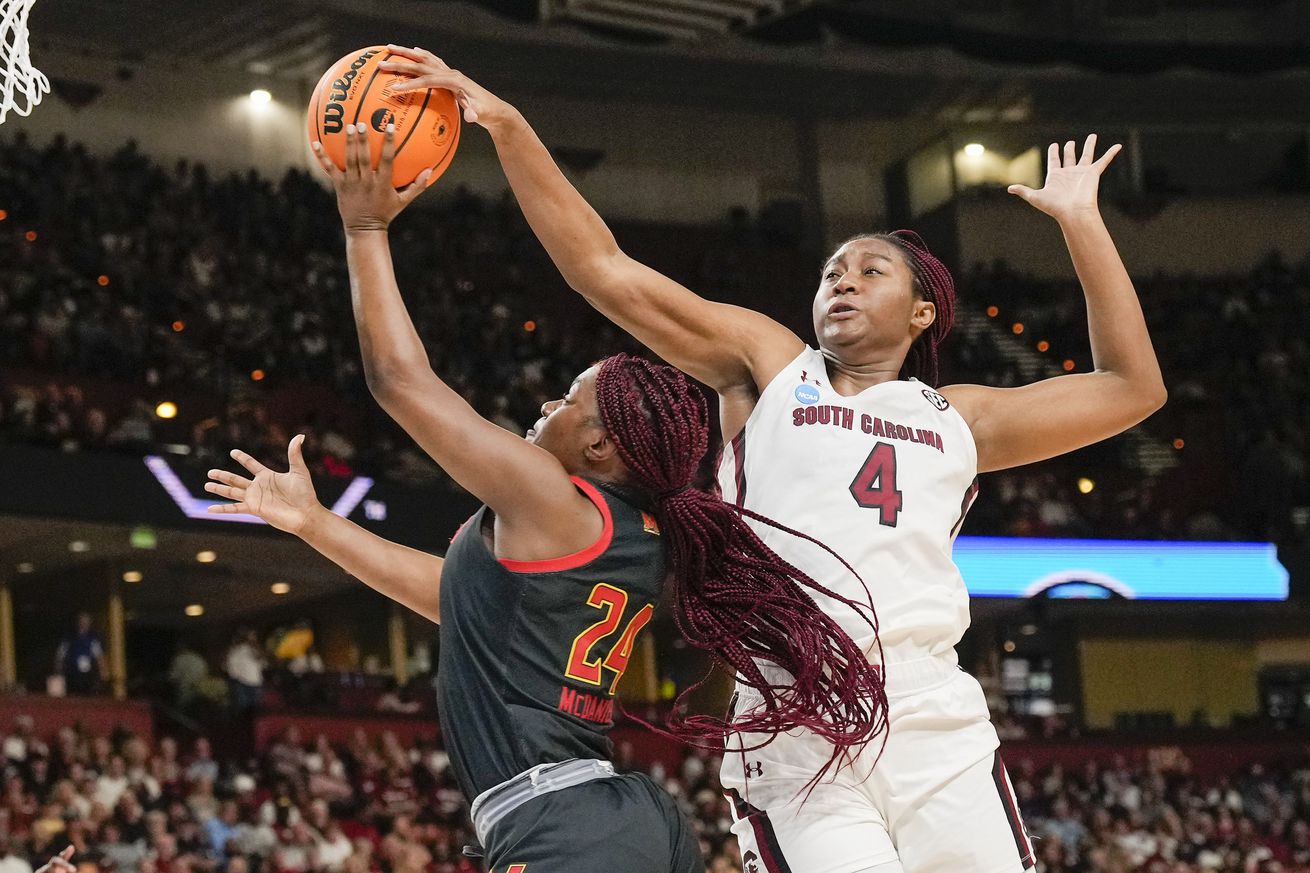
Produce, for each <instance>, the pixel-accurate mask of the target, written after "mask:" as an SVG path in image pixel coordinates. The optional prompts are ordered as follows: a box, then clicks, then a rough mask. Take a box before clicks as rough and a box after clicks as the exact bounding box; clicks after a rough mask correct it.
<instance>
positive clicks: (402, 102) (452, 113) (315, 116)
mask: <svg viewBox="0 0 1310 873" xmlns="http://www.w3.org/2000/svg"><path fill="white" fill-rule="evenodd" d="M392 57H395V55H392V53H391V52H389V51H387V47H386V46H381V45H375V46H370V47H369V48H365V49H360V50H359V51H356V52H351V53H350V54H348V55H346V56H345V57H344V58H342V59H341V60H339V61H337V62H336V63H335V64H333V65H332V66H331V67H330V68H329V69H328V71H327V72H326V73H324V74H323V78H321V79H319V80H318V85H317V86H316V87H315V88H314V95H313V96H312V97H310V99H309V140H310V142H314V141H315V140H317V141H318V142H321V143H323V150H324V151H325V152H327V154H328V156H329V157H330V158H332V161H333V163H335V164H336V165H337V166H338V167H341V168H342V169H345V166H346V125H347V124H356V123H358V122H361V121H362V122H364V123H365V124H367V125H368V127H369V150H370V153H371V154H372V156H373V163H374V165H376V164H377V160H378V156H379V155H380V154H381V153H382V134H383V133H384V132H385V131H386V129H387V125H388V124H394V125H396V162H395V165H394V166H393V168H392V173H391V183H392V184H393V185H394V186H395V187H397V188H403V187H404V186H405V185H408V184H409V183H410V182H413V181H414V179H415V178H417V177H418V174H419V173H421V172H423V171H424V170H426V169H427V168H428V167H431V168H432V169H433V172H432V175H431V176H430V177H429V178H428V184H429V185H431V184H432V183H433V182H435V181H437V177H438V176H440V175H441V174H442V173H444V172H445V171H446V167H448V166H450V161H451V159H452V158H454V157H455V147H456V146H457V145H459V122H460V113H459V107H458V106H457V105H456V103H455V96H454V95H453V94H451V93H450V92H449V91H446V90H444V89H429V90H427V91H404V92H401V93H396V92H395V91H393V90H392V86H393V85H394V84H395V83H397V82H400V81H403V80H404V79H406V78H408V77H407V76H397V75H395V74H393V73H387V72H383V71H382V70H380V69H378V64H379V63H381V62H382V61H385V60H390V59H391V58H392Z"/></svg>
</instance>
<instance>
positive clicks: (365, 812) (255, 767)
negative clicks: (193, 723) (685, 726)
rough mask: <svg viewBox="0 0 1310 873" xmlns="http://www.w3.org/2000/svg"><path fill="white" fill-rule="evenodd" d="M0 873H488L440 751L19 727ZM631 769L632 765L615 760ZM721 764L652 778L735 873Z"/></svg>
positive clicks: (7, 773)
mask: <svg viewBox="0 0 1310 873" xmlns="http://www.w3.org/2000/svg"><path fill="white" fill-rule="evenodd" d="M2 748H3V754H4V761H3V766H4V788H3V791H4V794H3V797H0V851H2V852H3V857H0V869H3V870H4V871H5V873H30V871H31V870H32V868H33V867H36V866H39V865H40V864H42V863H44V862H45V860H47V859H48V857H49V856H50V855H51V854H53V853H55V852H58V851H60V850H62V849H63V848H64V847H65V846H67V845H70V844H71V845H72V846H74V848H75V850H76V854H75V856H74V861H75V862H76V863H79V864H82V865H86V866H85V867H84V868H83V869H84V870H85V871H86V873H479V871H482V870H484V869H485V867H484V865H483V864H482V861H481V858H480V857H479V856H478V855H477V854H476V852H474V853H471V854H466V853H465V847H466V846H475V844H476V837H475V836H474V834H473V832H472V827H471V825H470V823H469V820H468V808H467V804H466V803H465V800H464V798H463V795H462V794H461V793H460V791H459V789H458V788H457V787H456V784H455V781H454V778H453V776H452V774H451V771H450V766H449V759H448V757H447V755H446V753H445V752H444V751H443V750H442V748H441V745H440V743H439V742H438V741H437V740H436V739H430V740H421V741H418V742H415V743H413V744H409V745H406V744H404V743H402V742H401V741H400V740H398V739H397V737H396V736H395V735H394V734H392V733H389V732H382V733H380V734H379V735H377V736H370V735H369V734H368V733H367V732H366V731H365V730H364V729H363V728H362V727H361V728H360V729H358V730H356V731H354V733H353V734H352V735H351V737H350V739H349V741H348V742H345V743H343V744H339V745H334V744H332V743H330V742H328V740H327V739H326V738H325V737H324V736H321V735H320V736H317V737H313V738H308V737H302V736H301V735H300V732H299V730H298V729H297V728H296V727H294V726H292V727H288V728H287V729H286V730H285V731H284V732H283V733H282V734H281V735H280V736H279V737H278V738H277V739H275V740H274V741H273V742H271V743H270V744H269V745H268V746H267V748H266V749H265V750H264V751H263V752H262V754H260V755H258V756H256V757H252V758H250V759H244V760H237V759H232V760H221V761H220V760H216V758H215V755H214V752H213V749H212V747H211V744H210V742H209V740H208V739H206V738H204V737H200V738H197V739H195V740H194V741H192V742H190V743H188V744H186V745H185V747H183V745H182V744H179V743H178V742H177V741H176V740H174V739H172V738H170V737H164V738H162V739H160V740H159V741H158V743H155V744H151V743H149V742H147V741H146V740H144V739H142V738H140V737H136V736H131V735H127V734H121V735H116V736H112V737H110V736H92V735H87V734H85V733H82V732H79V731H78V730H77V729H74V728H72V727H66V728H64V729H62V730H60V731H59V733H58V734H57V735H56V736H54V737H49V738H43V737H40V736H38V735H37V734H36V732H35V731H34V729H33V723H32V721H31V719H30V718H27V717H23V716H20V717H19V718H18V719H17V720H16V723H15V725H14V728H13V730H12V732H10V733H9V734H8V735H7V736H5V737H4V739H3V744H2ZM618 763H619V764H620V766H622V767H624V768H625V769H629V770H630V769H633V768H634V767H635V764H634V763H633V762H632V761H630V760H625V759H624V758H623V755H620V760H619V761H618ZM717 772H718V768H717V762H715V761H711V760H707V759H704V758H701V757H695V756H692V757H689V758H688V759H687V761H686V762H685V763H684V764H683V766H682V767H681V769H680V771H679V772H677V773H667V772H664V771H663V769H662V768H660V767H658V766H657V767H656V768H654V771H653V775H655V777H656V778H657V779H658V780H659V781H661V782H662V783H663V784H666V785H667V786H668V787H669V789H670V790H671V791H672V792H673V793H674V794H675V795H676V796H677V798H678V800H679V803H680V804H681V805H682V807H683V808H684V810H685V811H686V812H687V813H688V815H689V816H691V817H692V819H693V820H694V821H695V827H696V830H697V833H698V835H699V837H700V839H701V844H702V848H703V849H704V851H705V853H706V857H707V858H708V859H710V862H711V863H710V869H711V870H713V871H716V873H723V871H729V870H737V869H739V868H738V867H737V860H736V858H737V854H736V845H735V842H734V841H733V840H732V838H731V837H730V835H729V834H728V824H729V819H728V813H727V810H726V807H725V804H724V802H723V798H722V795H721V794H720V793H719V791H718V778H717Z"/></svg>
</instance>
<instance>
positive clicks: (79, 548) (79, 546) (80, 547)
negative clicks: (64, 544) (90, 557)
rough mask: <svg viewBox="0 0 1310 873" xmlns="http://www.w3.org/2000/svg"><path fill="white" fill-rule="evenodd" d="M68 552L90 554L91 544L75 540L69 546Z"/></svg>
mask: <svg viewBox="0 0 1310 873" xmlns="http://www.w3.org/2000/svg"><path fill="white" fill-rule="evenodd" d="M68 550H69V551H70V552H77V553H79V554H80V553H82V552H89V551H91V544H90V543H88V542H87V541H86V540H73V541H72V542H71V543H69V544H68Z"/></svg>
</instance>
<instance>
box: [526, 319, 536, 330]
mask: <svg viewBox="0 0 1310 873" xmlns="http://www.w3.org/2000/svg"><path fill="white" fill-rule="evenodd" d="M523 329H524V330H525V331H527V332H528V333H532V332H533V331H534V330H536V329H537V323H536V322H535V321H533V320H532V319H530V318H529V319H528V320H527V321H525V322H523Z"/></svg>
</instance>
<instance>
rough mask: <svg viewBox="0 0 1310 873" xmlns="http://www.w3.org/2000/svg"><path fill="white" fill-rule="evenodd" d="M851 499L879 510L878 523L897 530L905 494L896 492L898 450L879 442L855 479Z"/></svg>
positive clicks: (867, 507) (866, 507) (852, 482)
mask: <svg viewBox="0 0 1310 873" xmlns="http://www.w3.org/2000/svg"><path fill="white" fill-rule="evenodd" d="M851 496H852V497H854V498H855V502H856V503H858V504H860V506H863V507H864V508H865V509H876V510H878V523H879V524H881V525H884V526H886V527H896V518H897V516H899V515H900V513H901V492H900V491H898V490H896V447H895V446H893V445H891V444H890V443H878V444H877V445H876V446H874V447H873V451H871V452H869V457H868V458H866V459H865V460H864V465H863V466H862V467H860V472H858V473H856V474H855V478H854V479H853V480H851Z"/></svg>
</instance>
